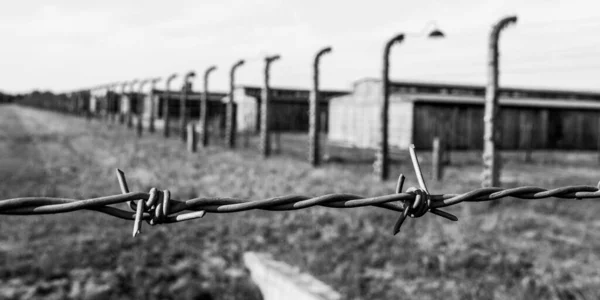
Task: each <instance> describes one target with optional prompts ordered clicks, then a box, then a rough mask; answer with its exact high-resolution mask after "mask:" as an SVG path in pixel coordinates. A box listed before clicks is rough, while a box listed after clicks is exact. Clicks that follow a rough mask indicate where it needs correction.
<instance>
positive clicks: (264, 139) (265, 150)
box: [260, 55, 280, 158]
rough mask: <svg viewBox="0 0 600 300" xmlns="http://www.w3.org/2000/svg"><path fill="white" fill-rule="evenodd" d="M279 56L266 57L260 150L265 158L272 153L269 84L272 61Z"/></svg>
mask: <svg viewBox="0 0 600 300" xmlns="http://www.w3.org/2000/svg"><path fill="white" fill-rule="evenodd" d="M279 58H280V56H279V55H273V56H267V57H265V78H264V79H265V82H264V87H263V90H262V97H261V100H262V103H261V106H260V108H261V109H260V123H261V124H260V148H261V149H260V150H261V151H260V152H261V153H262V156H263V157H265V158H266V157H269V156H270V155H271V143H270V136H269V134H270V132H269V113H270V112H269V101H270V100H271V99H270V98H271V88H270V86H269V76H270V68H271V63H273V62H274V61H276V60H278V59H279Z"/></svg>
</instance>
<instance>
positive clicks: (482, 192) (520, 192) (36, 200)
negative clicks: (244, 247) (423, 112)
mask: <svg viewBox="0 0 600 300" xmlns="http://www.w3.org/2000/svg"><path fill="white" fill-rule="evenodd" d="M411 153H413V152H411ZM413 162H414V163H415V165H414V166H415V170H416V171H417V176H418V179H419V184H420V186H421V188H415V187H411V188H408V189H407V190H406V192H404V193H403V192H402V188H403V185H404V179H405V177H404V175H400V177H399V178H398V183H397V185H396V193H394V194H389V195H383V196H377V197H362V196H358V195H353V194H343V193H340V194H327V195H322V196H316V197H310V196H304V195H287V196H280V197H273V198H268V199H262V200H247V199H241V198H223V197H199V198H194V199H190V200H186V201H182V200H177V199H171V193H170V192H169V190H164V191H159V190H157V189H156V188H152V189H151V190H150V192H149V193H141V192H129V188H128V185H127V180H126V179H125V174H124V173H123V172H122V171H121V170H117V172H116V173H117V179H118V181H119V186H120V188H121V192H122V194H120V195H111V196H105V197H98V198H90V199H83V200H77V199H69V198H53V197H25V198H13V199H6V200H0V214H3V215H39V214H58V213H67V212H73V211H78V210H84V209H85V210H92V211H98V212H102V213H105V214H108V215H111V216H114V217H117V218H121V219H125V220H133V221H134V226H133V236H136V235H137V234H139V233H140V231H141V221H142V220H144V221H146V222H147V223H148V224H150V225H156V224H163V223H175V222H181V221H186V220H192V219H196V218H201V217H203V216H204V215H205V213H207V212H209V213H234V212H241V211H248V210H256V209H260V210H267V211H286V210H298V209H306V208H309V207H313V206H324V207H330V208H356V207H363V206H376V207H380V208H384V209H388V210H392V211H396V212H401V214H400V215H399V218H398V220H397V221H396V224H395V225H394V229H393V234H397V233H398V232H399V231H400V227H401V226H402V224H403V223H404V221H405V219H406V218H407V217H411V218H419V217H421V216H423V215H425V214H426V213H427V212H431V213H433V214H435V215H437V216H440V217H444V218H446V219H449V220H451V221H458V218H457V217H456V216H454V215H452V214H450V213H448V212H445V211H442V210H440V209H439V208H443V207H448V206H452V205H457V204H459V203H462V202H482V201H493V200H498V199H502V198H508V197H512V198H517V199H532V200H533V199H542V198H560V199H577V200H581V199H600V189H599V188H600V183H599V186H598V187H594V186H586V185H577V186H566V187H561V188H556V189H551V190H547V189H544V188H540V187H535V186H523V187H516V188H509V189H503V188H498V187H488V188H479V189H475V190H472V191H469V192H466V193H463V194H433V195H430V194H429V192H428V191H427V188H426V186H425V183H424V180H423V177H422V174H421V172H420V167H419V165H418V160H417V159H416V155H415V157H414V159H413ZM120 203H128V204H129V208H130V209H131V211H127V210H123V209H120V208H117V207H114V206H111V205H114V204H120ZM189 211H191V212H189Z"/></svg>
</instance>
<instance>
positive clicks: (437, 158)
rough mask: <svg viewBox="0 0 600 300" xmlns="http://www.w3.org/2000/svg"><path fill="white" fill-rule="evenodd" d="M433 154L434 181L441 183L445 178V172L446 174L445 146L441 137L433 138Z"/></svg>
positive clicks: (432, 171)
mask: <svg viewBox="0 0 600 300" xmlns="http://www.w3.org/2000/svg"><path fill="white" fill-rule="evenodd" d="M432 148H433V150H432V154H431V175H432V179H433V180H435V181H441V180H442V178H443V172H444V169H443V168H444V162H443V157H444V154H443V153H444V145H443V144H442V142H441V139H440V138H439V137H437V136H436V137H434V138H433V145H432Z"/></svg>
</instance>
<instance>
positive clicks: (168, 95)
mask: <svg viewBox="0 0 600 300" xmlns="http://www.w3.org/2000/svg"><path fill="white" fill-rule="evenodd" d="M175 78H177V74H171V76H169V77H168V78H167V81H166V87H165V89H166V90H165V99H164V100H163V121H164V123H165V127H164V128H163V135H164V136H165V138H168V137H169V134H170V132H169V128H170V127H169V122H170V117H169V114H170V112H169V100H171V81H173V79H175Z"/></svg>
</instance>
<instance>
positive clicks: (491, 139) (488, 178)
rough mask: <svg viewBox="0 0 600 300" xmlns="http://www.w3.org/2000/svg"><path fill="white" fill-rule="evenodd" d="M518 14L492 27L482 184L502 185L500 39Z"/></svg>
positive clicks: (486, 94) (484, 122)
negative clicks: (498, 141) (498, 150)
mask: <svg viewBox="0 0 600 300" xmlns="http://www.w3.org/2000/svg"><path fill="white" fill-rule="evenodd" d="M516 21H517V17H516V16H510V17H505V18H503V19H501V20H500V21H499V22H498V23H496V25H494V26H493V27H492V32H491V34H490V40H489V50H488V51H489V53H488V55H489V57H488V59H489V61H488V84H487V86H486V91H485V112H484V113H485V114H484V117H483V124H484V126H483V129H484V134H483V174H482V186H483V187H492V186H500V157H499V156H498V154H497V153H496V139H497V136H498V132H497V130H498V128H496V124H495V123H496V117H497V115H498V73H499V70H498V40H499V38H500V32H501V31H502V29H504V28H505V27H507V26H508V25H510V24H511V23H515V22H516Z"/></svg>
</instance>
